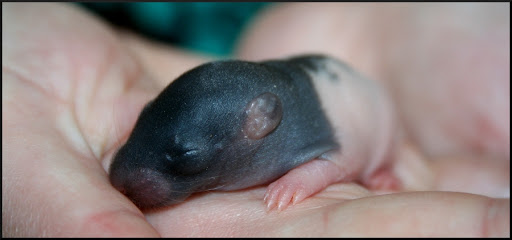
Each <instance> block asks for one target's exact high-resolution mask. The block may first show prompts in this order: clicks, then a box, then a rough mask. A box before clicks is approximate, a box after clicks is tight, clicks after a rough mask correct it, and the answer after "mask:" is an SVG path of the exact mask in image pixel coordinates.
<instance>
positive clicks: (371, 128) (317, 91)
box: [109, 55, 396, 210]
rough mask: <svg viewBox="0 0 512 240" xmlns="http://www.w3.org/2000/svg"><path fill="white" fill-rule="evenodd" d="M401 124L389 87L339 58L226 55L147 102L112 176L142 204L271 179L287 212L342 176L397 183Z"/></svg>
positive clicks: (276, 200)
mask: <svg viewBox="0 0 512 240" xmlns="http://www.w3.org/2000/svg"><path fill="white" fill-rule="evenodd" d="M394 125H395V124H394V120H393V113H392V107H391V104H390V101H389V99H388V96H387V95H386V93H385V91H383V90H382V89H381V87H380V86H379V85H378V84H377V83H376V82H372V81H370V80H368V79H366V78H364V77H363V76H361V75H360V74H358V73H357V72H355V71H353V70H352V69H351V68H350V67H349V66H347V65H346V64H344V63H342V62H341V61H339V60H336V59H334V58H331V57H328V56H324V55H301V56H295V57H291V58H288V59H282V60H270V61H262V62H248V61H238V60H223V61H216V62H211V63H206V64H203V65H201V66H198V67H196V68H194V69H192V70H190V71H188V72H186V73H184V74H183V75H181V76H180V77H179V78H177V79H176V80H175V81H174V82H172V83H171V84H170V85H169V86H167V87H166V88H165V89H164V90H163V91H162V92H161V93H160V94H159V95H158V96H157V97H156V98H155V99H154V100H152V101H150V102H149V103H148V104H147V105H146V106H145V107H144V109H143V110H142V112H141V113H140V115H139V118H138V119H137V122H136V124H135V127H134V129H133V131H132V133H131V135H130V136H129V138H128V140H127V142H126V143H125V144H124V145H123V146H122V147H121V148H120V149H119V150H118V151H117V153H116V154H115V155H114V158H113V162H112V164H111V166H110V170H109V171H110V181H111V183H112V185H113V186H114V187H115V188H116V189H118V190H119V191H120V192H122V193H123V194H125V195H126V196H127V197H128V198H130V199H131V200H132V201H133V202H134V203H135V204H136V205H137V206H138V207H140V208H142V209H147V208H157V207H162V206H168V205H172V204H176V203H179V202H182V201H183V200H185V199H186V198H187V197H188V196H189V195H191V194H192V193H195V192H202V191H208V190H214V189H215V190H226V191H229V190H237V189H244V188H248V187H252V186H257V185H263V184H269V183H271V184H270V185H269V186H268V188H267V193H266V194H265V199H264V201H265V202H266V204H267V208H268V209H272V208H274V207H278V209H279V210H281V209H284V208H285V207H286V206H287V205H289V204H290V203H293V204H295V203H297V202H300V201H302V200H303V199H305V198H307V197H309V196H311V195H313V194H315V193H317V192H318V191H320V190H322V189H324V188H326V187H327V186H328V185H330V184H332V183H336V182H340V181H352V180H360V181H361V182H363V183H366V184H368V185H373V186H375V185H381V186H382V185H390V182H391V183H393V182H396V179H394V177H393V176H392V174H390V173H388V174H387V175H386V174H381V173H382V172H386V171H385V170H382V169H387V168H386V166H389V163H390V157H389V155H390V152H391V151H390V149H391V148H392V145H393V142H394V137H393V131H394V128H395V126H394ZM376 176H377V177H376ZM379 176H380V177H379ZM382 176H387V177H382ZM372 179H373V180H372ZM375 179H379V181H378V182H377V183H376V180H375Z"/></svg>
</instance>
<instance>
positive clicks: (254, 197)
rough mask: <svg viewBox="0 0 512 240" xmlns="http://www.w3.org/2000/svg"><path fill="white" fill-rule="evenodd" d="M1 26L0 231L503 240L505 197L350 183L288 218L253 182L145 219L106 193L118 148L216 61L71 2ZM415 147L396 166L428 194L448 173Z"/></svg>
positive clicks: (26, 9) (18, 13) (10, 18)
mask: <svg viewBox="0 0 512 240" xmlns="http://www.w3.org/2000/svg"><path fill="white" fill-rule="evenodd" d="M2 22H3V23H2V36H3V39H2V64H3V68H2V87H3V88H2V89H3V90H2V114H3V117H2V128H3V132H2V142H3V143H2V159H3V160H2V165H3V166H2V222H3V224H2V236H6V237H7V236H52V237H53V236H158V235H161V236H184V237H192V236H304V237H305V236H507V235H509V234H510V228H509V227H508V225H509V219H508V218H509V210H510V202H509V199H498V198H491V197H486V196H483V195H475V194H468V193H449V192H434V191H423V192H403V193H394V194H387V195H380V194H377V193H374V192H369V191H368V190H366V189H365V188H363V187H361V186H359V185H357V184H355V183H345V184H335V185H332V186H330V187H329V188H327V189H326V190H325V191H323V192H321V193H319V194H317V195H315V196H314V197H312V198H309V199H307V200H305V201H303V202H302V203H300V204H298V205H295V206H291V207H289V208H288V209H286V210H285V211H283V212H266V211H265V207H264V204H263V194H264V192H265V188H264V187H257V188H253V189H246V190H241V191H235V192H210V193H202V194H197V195H195V196H193V197H191V198H190V199H188V200H187V201H185V202H183V203H181V204H178V205H176V206H172V207H167V208H163V209H159V210H154V211H148V212H145V213H142V212H140V210H138V209H137V208H136V207H135V205H133V204H132V203H131V202H130V201H129V200H128V199H127V198H126V197H124V196H123V195H122V194H121V193H119V192H117V191H116V190H115V189H114V188H113V187H112V186H111V185H110V183H109V181H108V174H107V170H108V166H109V163H110V159H111V157H112V154H113V152H114V151H115V150H116V149H117V147H118V146H119V144H120V143H122V141H123V140H125V139H126V137H127V135H128V134H129V132H130V129H131V127H132V126H133V124H134V122H135V120H136V117H137V114H138V113H139V112H140V110H141V108H142V106H143V105H144V104H145V103H146V102H147V101H149V100H150V99H151V98H153V97H154V96H155V95H156V94H157V93H158V92H159V91H160V90H161V89H162V88H163V87H164V86H166V85H167V84H168V83H169V82H170V81H171V80H172V79H174V78H176V77H177V76H178V75H179V74H181V73H182V72H184V71H185V70H187V69H190V68H191V67H194V66H196V65H198V64H200V63H203V62H205V61H208V60H211V59H213V58H211V57H209V56H199V55H194V54H190V53H184V52H180V51H178V50H176V49H173V48H170V47H166V46H161V45H157V44H154V43H150V42H149V41H146V40H143V39H139V38H138V37H136V36H133V35H130V34H126V33H119V32H116V31H114V30H113V29H112V28H110V27H109V26H107V25H106V24H105V23H102V22H100V21H98V20H97V18H95V17H94V16H92V15H89V14H86V13H85V12H84V11H82V10H81V9H79V8H77V7H75V6H72V5H64V4H41V3H39V4H23V3H21V4H19V3H16V4H15V3H9V4H3V8H2ZM262 44H263V43H262ZM418 152H419V151H418V150H415V148H410V147H404V149H403V151H401V154H402V155H401V156H402V157H401V158H400V159H401V160H400V161H399V164H397V172H399V173H401V175H400V176H401V177H402V180H403V181H404V183H406V186H410V189H413V190H414V189H418V190H436V188H437V187H438V186H439V184H438V181H439V178H440V177H439V175H437V173H439V172H442V171H441V170H439V169H447V168H444V167H443V165H439V164H430V163H428V161H427V160H426V159H425V158H424V157H422V156H423V154H420V153H418ZM439 166H441V167H439ZM480 170H481V169H480ZM491 170H492V169H491ZM467 171H468V172H471V171H474V169H472V170H467ZM496 181H498V180H496ZM491 183H494V182H492V181H491Z"/></svg>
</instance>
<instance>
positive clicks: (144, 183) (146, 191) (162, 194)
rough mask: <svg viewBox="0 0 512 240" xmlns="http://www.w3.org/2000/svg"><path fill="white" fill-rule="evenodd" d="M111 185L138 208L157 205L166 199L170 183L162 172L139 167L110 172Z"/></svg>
mask: <svg viewBox="0 0 512 240" xmlns="http://www.w3.org/2000/svg"><path fill="white" fill-rule="evenodd" d="M110 181H111V183H112V185H113V186H114V187H115V188H116V189H117V190H118V191H120V192H121V193H123V194H124V195H125V196H127V197H128V198H129V199H130V200H131V201H132V202H133V203H135V205H137V206H138V207H139V208H152V207H158V206H161V205H162V204H164V203H166V202H167V201H168V198H169V196H170V191H172V190H171V187H172V186H171V184H170V183H169V182H168V181H167V180H166V178H165V176H163V174H162V173H160V172H157V171H154V170H151V169H148V168H139V169H137V170H135V171H130V172H128V173H122V172H120V171H117V172H112V173H111V174H110Z"/></svg>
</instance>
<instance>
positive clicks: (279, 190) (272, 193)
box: [264, 179, 310, 211]
mask: <svg viewBox="0 0 512 240" xmlns="http://www.w3.org/2000/svg"><path fill="white" fill-rule="evenodd" d="M280 180H281V179H279V180H277V181H275V182H273V183H272V184H270V185H269V186H268V188H267V192H266V193H265V198H264V201H265V203H266V204H267V211H270V210H272V209H274V208H275V207H276V206H277V210H278V211H282V210H283V209H285V208H286V207H288V205H289V204H290V203H292V204H295V203H298V202H300V201H302V200H304V199H305V198H306V197H308V196H309V195H310V194H308V193H307V192H306V189H305V187H304V186H303V185H302V183H300V182H296V183H286V179H284V180H283V181H280Z"/></svg>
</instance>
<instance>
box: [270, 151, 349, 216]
mask: <svg viewBox="0 0 512 240" xmlns="http://www.w3.org/2000/svg"><path fill="white" fill-rule="evenodd" d="M341 173H342V171H340V169H339V167H338V166H337V165H336V164H334V163H333V162H331V161H328V160H313V161H311V162H308V163H305V164H303V165H300V166H298V167H296V168H294V169H292V170H291V171H289V172H288V173H287V174H285V175H284V176H282V177H281V178H279V179H278V180H276V181H275V182H273V183H271V184H270V185H269V186H268V188H267V192H266V193H265V198H264V200H263V201H265V203H266V205H267V211H270V210H272V209H274V208H275V207H277V210H278V211H282V210H284V209H285V208H286V207H288V205H290V203H291V204H296V203H299V202H301V201H302V200H304V199H306V198H307V197H309V196H311V195H313V194H315V193H317V192H319V191H321V190H323V189H324V188H326V187H327V186H329V185H331V184H332V183H335V182H338V181H340V180H343V176H342V175H341Z"/></svg>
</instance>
